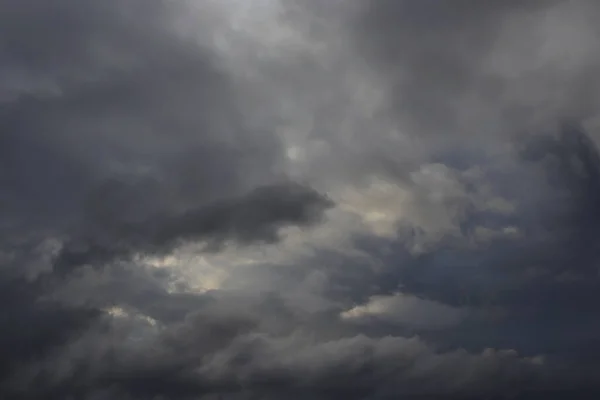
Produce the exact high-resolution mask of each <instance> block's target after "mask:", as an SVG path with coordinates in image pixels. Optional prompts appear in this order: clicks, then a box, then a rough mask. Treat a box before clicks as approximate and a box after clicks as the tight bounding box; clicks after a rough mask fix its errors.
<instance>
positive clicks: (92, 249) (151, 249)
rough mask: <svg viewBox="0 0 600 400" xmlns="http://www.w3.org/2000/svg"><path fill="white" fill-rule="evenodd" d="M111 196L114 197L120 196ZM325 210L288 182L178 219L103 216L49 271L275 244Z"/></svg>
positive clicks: (316, 197) (325, 203)
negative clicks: (232, 244)
mask: <svg viewBox="0 0 600 400" xmlns="http://www.w3.org/2000/svg"><path fill="white" fill-rule="evenodd" d="M109 190H110V189H109ZM115 190H119V189H115ZM125 190H126V189H125ZM139 194H141V193H139V192H138V193H134V195H139ZM144 195H145V196H147V195H149V194H144ZM108 196H109V197H113V196H111V195H110V194H108ZM114 197H117V198H118V197H119V193H115V194H114ZM128 206H130V205H129V204H127V203H125V204H118V205H113V204H110V203H108V204H107V203H103V204H101V205H100V207H102V208H107V210H106V211H108V212H109V213H111V212H114V211H115V210H114V209H111V208H112V207H128ZM329 206H331V202H330V201H329V200H328V199H327V198H325V197H323V196H321V195H320V194H319V193H317V192H315V191H313V190H311V189H309V188H306V187H304V186H301V185H298V184H292V183H287V184H280V185H272V186H265V187H260V188H258V189H255V190H253V191H252V192H250V193H249V194H247V195H245V196H243V197H240V198H237V199H231V200H230V199H227V200H223V201H218V202H215V203H211V204H208V205H206V206H205V207H203V208H199V209H192V210H186V211H185V212H183V213H182V214H180V215H175V216H156V217H154V218H152V219H149V220H144V221H141V222H139V223H137V224H136V223H135V222H134V223H124V222H123V221H122V220H120V219H117V220H112V219H111V218H110V217H108V218H107V217H105V218H101V219H99V220H97V221H95V223H96V224H95V225H94V223H93V222H92V223H90V225H89V226H88V225H86V226H85V227H84V229H86V228H90V229H92V231H91V232H85V231H84V232H83V233H81V235H79V236H77V237H75V238H74V239H73V241H72V242H67V244H66V245H65V246H64V247H63V249H62V250H61V251H60V253H59V254H58V256H57V259H56V261H55V264H54V268H55V271H57V272H59V273H65V272H68V271H69V270H70V269H72V268H73V267H76V266H80V265H83V264H98V263H100V265H102V264H106V263H108V262H110V261H111V260H112V259H114V258H127V257H128V256H131V255H133V254H136V253H140V254H148V255H156V254H158V255H165V254H168V252H169V251H172V250H174V249H175V247H176V246H177V245H181V244H184V243H185V242H189V241H192V240H197V241H205V242H207V245H208V248H209V249H212V250H213V251H214V250H217V249H218V248H219V247H221V246H222V245H223V244H224V243H225V242H226V241H236V242H239V243H243V244H244V243H246V244H247V243H260V242H274V241H276V240H277V238H278V229H279V228H280V227H282V226H285V225H298V226H303V225H308V224H311V223H315V222H317V221H318V220H319V218H320V216H321V214H322V212H323V211H324V210H325V209H326V208H327V207H329ZM117 212H118V210H117ZM89 236H91V237H89Z"/></svg>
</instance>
